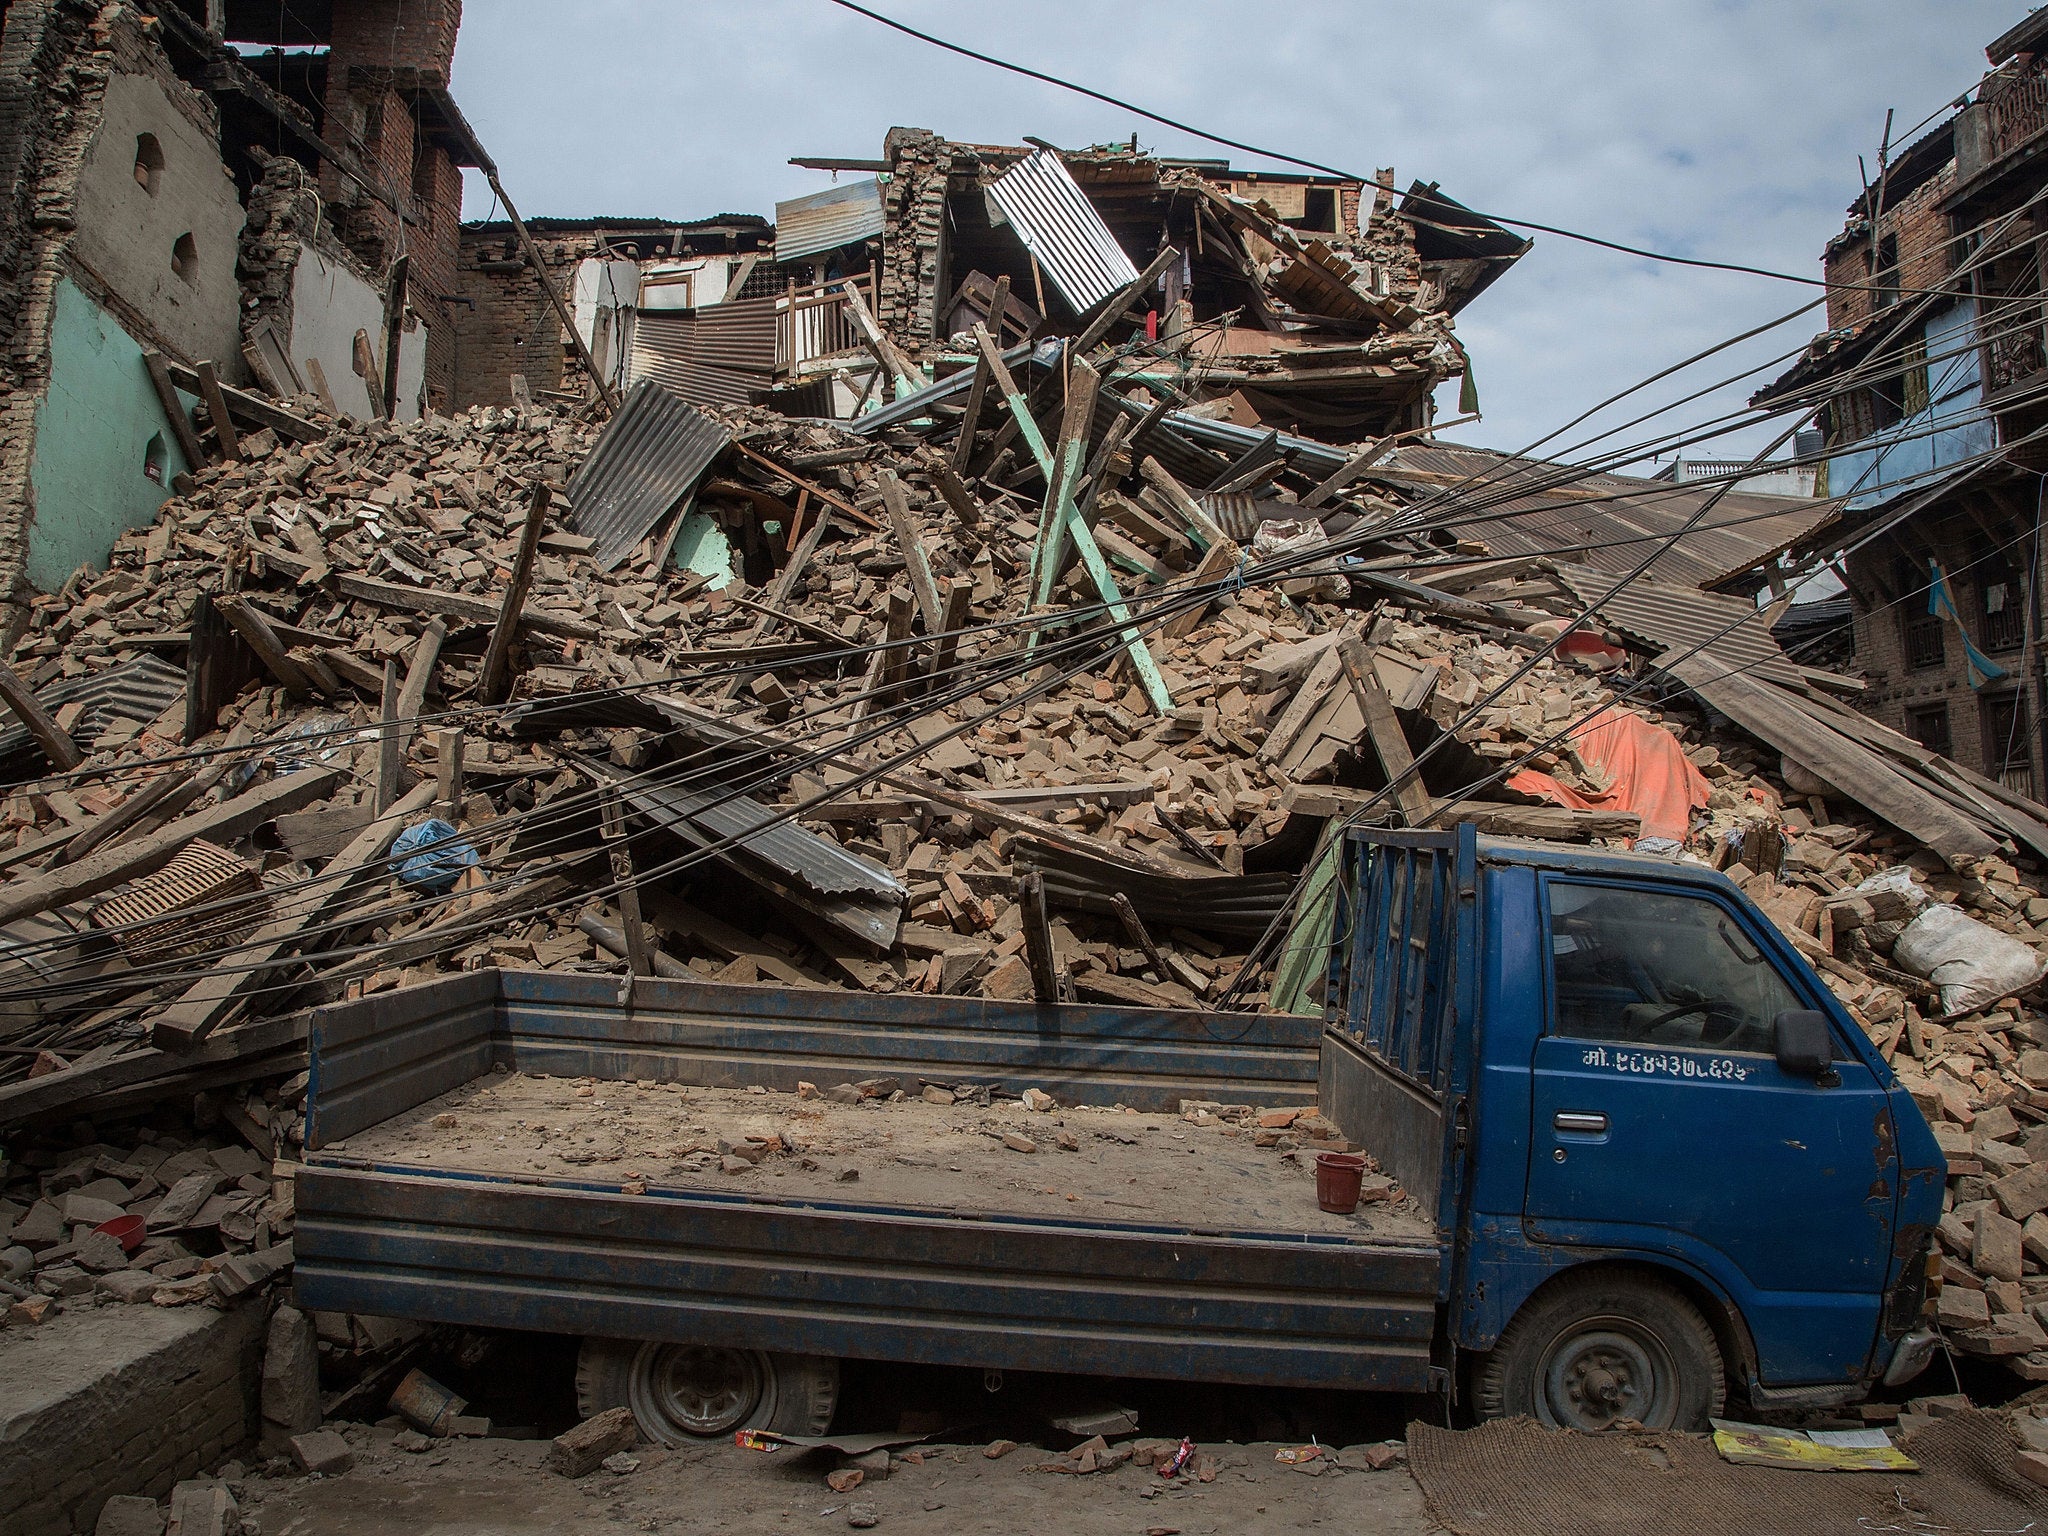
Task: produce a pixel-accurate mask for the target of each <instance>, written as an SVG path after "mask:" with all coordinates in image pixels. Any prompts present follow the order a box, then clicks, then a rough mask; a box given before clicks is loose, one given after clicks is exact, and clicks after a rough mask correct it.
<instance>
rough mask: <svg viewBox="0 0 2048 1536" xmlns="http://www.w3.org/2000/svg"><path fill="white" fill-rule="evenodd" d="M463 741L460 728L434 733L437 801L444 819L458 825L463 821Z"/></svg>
mask: <svg viewBox="0 0 2048 1536" xmlns="http://www.w3.org/2000/svg"><path fill="white" fill-rule="evenodd" d="M462 741H463V736H462V729H461V727H459V726H458V727H456V728H455V729H453V730H443V731H436V732H435V733H434V753H435V774H434V777H435V791H436V793H435V799H436V800H437V801H438V802H439V805H440V810H441V815H442V818H443V819H444V820H446V821H449V822H453V823H456V824H458V825H459V824H460V823H461V820H462V751H463V747H462Z"/></svg>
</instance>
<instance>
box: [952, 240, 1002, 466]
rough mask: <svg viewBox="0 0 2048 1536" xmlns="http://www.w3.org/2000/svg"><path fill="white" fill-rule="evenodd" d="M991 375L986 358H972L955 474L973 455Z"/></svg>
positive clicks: (956, 446)
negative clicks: (972, 368)
mask: <svg viewBox="0 0 2048 1536" xmlns="http://www.w3.org/2000/svg"><path fill="white" fill-rule="evenodd" d="M1003 281H1004V282H1008V281H1009V279H1008V278H1004V279H1003ZM991 377H992V375H991V374H990V372H989V366H988V359H987V358H985V357H977V358H976V359H975V360H974V382H973V383H971V384H969V385H968V386H967V409H966V412H965V414H963V415H962V416H961V418H960V435H959V436H958V437H957V438H955V439H954V440H953V471H954V473H955V474H961V475H964V474H966V473H967V466H968V463H969V461H970V460H972V459H973V457H974V433H975V428H976V424H977V423H978V422H980V420H981V405H982V402H983V401H984V400H985V399H987V398H988V385H989V379H990V378H991Z"/></svg>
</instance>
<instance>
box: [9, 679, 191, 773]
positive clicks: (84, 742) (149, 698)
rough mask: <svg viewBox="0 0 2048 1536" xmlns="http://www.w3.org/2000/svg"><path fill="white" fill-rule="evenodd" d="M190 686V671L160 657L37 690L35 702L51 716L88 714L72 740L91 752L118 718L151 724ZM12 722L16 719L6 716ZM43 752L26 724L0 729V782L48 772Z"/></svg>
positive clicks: (78, 723) (80, 718)
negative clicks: (67, 711)
mask: <svg viewBox="0 0 2048 1536" xmlns="http://www.w3.org/2000/svg"><path fill="white" fill-rule="evenodd" d="M184 688H185V672H184V669H183V668H182V667H175V666H172V665H171V664H170V663H169V662H167V661H164V660H162V659H161V658H160V657H156V656H138V657H136V658H135V659H134V660H133V661H125V662H122V663H121V664H120V665H119V666H114V667H108V668H107V669H105V670H104V671H100V672H91V673H88V674H87V675H86V676H84V677H74V678H66V679H65V680H64V681H63V682H59V683H52V684H50V685H49V686H48V687H47V688H38V689H37V690H36V702H37V703H39V704H41V705H42V706H43V708H44V709H46V710H48V711H49V712H50V713H51V714H53V715H54V714H56V713H57V711H58V710H60V709H62V708H63V707H64V706H65V705H67V704H82V705H84V706H85V707H84V710H83V711H82V712H81V713H80V714H79V716H78V719H77V720H76V721H75V722H74V723H73V724H72V727H71V737H72V739H73V740H74V741H76V742H77V743H78V744H79V745H80V746H81V747H83V748H84V749H85V750H86V751H88V752H89V751H91V750H92V744H93V742H95V741H96V740H98V739H99V737H100V736H101V735H102V734H103V733H104V732H105V731H106V730H107V728H108V727H109V726H111V725H113V724H114V723H115V722H116V721H118V720H132V721H135V722H137V723H139V724H140V723H147V722H149V721H151V720H154V719H155V718H156V717H157V716H158V715H160V714H162V713H163V712H164V711H165V710H167V709H169V708H170V707H171V706H172V705H173V704H175V703H176V702H177V700H178V695H179V694H180V693H182V692H183V691H184ZM7 718H8V719H9V720H10V721H11V719H12V716H9V717H7ZM47 767H48V764H47V761H46V760H45V759H44V757H43V749H42V748H41V747H38V746H37V745H36V743H35V738H34V737H32V736H30V735H29V733H28V729H27V727H25V726H20V725H14V724H9V725H8V726H7V728H6V729H5V730H0V782H5V783H10V784H13V783H19V782H20V781H21V780H23V779H28V778H33V777H34V776H35V775H37V774H39V773H42V772H44V771H46V769H47Z"/></svg>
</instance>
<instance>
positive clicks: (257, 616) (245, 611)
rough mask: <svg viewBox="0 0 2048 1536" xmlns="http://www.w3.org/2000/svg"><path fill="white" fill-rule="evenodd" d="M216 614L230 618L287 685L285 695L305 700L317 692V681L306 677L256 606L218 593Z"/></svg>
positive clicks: (250, 644)
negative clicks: (307, 696) (315, 687)
mask: <svg viewBox="0 0 2048 1536" xmlns="http://www.w3.org/2000/svg"><path fill="white" fill-rule="evenodd" d="M213 609H214V612H216V613H218V614H219V615H220V616H221V617H222V618H224V619H226V620H227V621H228V623H229V624H230V625H232V626H233V627H234V630H235V632H236V633H237V634H239V635H240V636H241V637H242V638H243V639H244V640H245V641H247V642H248V645H249V649H250V650H252V651H254V652H255V653H256V656H257V659H258V660H259V661H261V662H262V663H263V665H264V666H265V667H267V668H269V670H270V675H271V676H272V677H274V678H276V679H277V680H278V682H280V683H282V684H283V685H284V690H285V692H287V693H289V694H291V695H293V696H294V697H295V698H304V697H305V696H306V695H307V694H309V693H311V692H313V691H314V688H313V679H312V678H310V677H308V676H307V675H306V669H305V668H304V667H301V666H300V665H299V664H298V663H297V662H296V661H294V660H292V658H291V655H290V653H289V651H288V650H287V648H286V646H285V643H284V641H283V640H281V639H279V638H278V635H277V631H275V630H274V629H272V628H271V627H270V620H269V619H268V618H267V617H266V616H265V615H264V613H263V611H262V610H261V609H259V608H258V607H257V606H256V605H255V604H254V603H251V602H250V601H249V600H248V599H247V598H245V597H242V596H240V595H238V594H230V593H218V594H216V595H215V597H214V599H213Z"/></svg>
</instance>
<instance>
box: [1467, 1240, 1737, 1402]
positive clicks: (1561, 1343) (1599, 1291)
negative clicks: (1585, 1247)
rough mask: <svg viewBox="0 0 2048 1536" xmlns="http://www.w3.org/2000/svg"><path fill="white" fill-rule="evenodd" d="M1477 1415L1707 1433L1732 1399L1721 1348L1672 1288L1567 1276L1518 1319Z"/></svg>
mask: <svg viewBox="0 0 2048 1536" xmlns="http://www.w3.org/2000/svg"><path fill="white" fill-rule="evenodd" d="M1474 1388H1475V1391H1474V1396H1475V1399H1476V1403H1477V1407H1478V1410H1479V1416H1480V1417H1481V1418H1484V1419H1498V1418H1508V1417H1511V1416H1514V1415H1518V1414H1526V1415H1528V1416H1529V1417H1531V1418H1534V1419H1537V1420H1539V1421H1540V1422H1542V1423H1544V1424H1549V1425H1553V1426H1556V1427H1558V1428H1563V1429H1579V1430H1588V1431H1597V1430H1603V1429H1610V1428H1612V1427H1613V1426H1614V1425H1616V1424H1619V1423H1620V1422H1622V1421H1623V1420H1625V1419H1626V1420H1633V1421H1634V1422H1636V1423H1639V1424H1641V1425H1643V1426H1644V1427H1645V1428H1647V1429H1681V1430H1703V1429H1705V1428H1706V1427H1707V1420H1708V1419H1709V1418H1710V1417H1712V1416H1713V1415H1715V1414H1718V1413H1719V1412H1720V1411H1721V1404H1722V1401H1723V1399H1724V1397H1725V1395H1726V1383H1725V1381H1724V1379H1723V1375H1722V1367H1721V1348H1720V1345H1718V1344H1717V1343H1716V1342H1715V1341H1714V1331H1713V1329H1711V1328H1709V1327H1708V1326H1707V1324H1706V1320H1705V1319H1704V1318H1702V1317H1701V1316H1700V1314H1699V1310H1698V1309H1697V1308H1696V1307H1694V1306H1693V1304H1692V1303H1691V1302H1690V1301H1689V1300H1687V1299H1686V1297H1685V1296H1684V1294H1683V1293H1681V1292H1680V1291H1679V1289H1678V1287H1676V1286H1675V1285H1673V1284H1671V1283H1670V1282H1669V1281H1668V1280H1661V1279H1657V1278H1655V1277H1654V1276H1649V1275H1636V1274H1627V1273H1617V1272H1614V1271H1602V1270H1595V1271H1590V1272H1588V1273H1586V1274H1582V1275H1572V1274H1568V1275H1565V1276H1563V1277H1561V1278H1559V1279H1557V1280H1554V1281H1552V1282H1551V1283H1550V1284H1549V1285H1548V1286H1546V1287H1545V1288H1544V1289H1542V1290H1540V1291H1538V1292H1537V1293H1536V1294H1535V1295H1534V1296H1533V1297H1531V1298H1530V1299H1529V1301H1528V1302H1527V1303H1526V1304H1525V1305H1524V1306H1523V1308H1522V1310H1521V1311H1520V1312H1518V1313H1516V1314H1515V1317H1514V1321H1512V1322H1511V1323H1509V1324H1508V1326H1507V1327H1506V1329H1504V1330H1503V1331H1502V1333H1501V1336H1500V1342H1499V1343H1498V1344H1496V1345H1495V1346H1494V1348H1493V1352H1492V1353H1491V1354H1489V1355H1487V1356H1485V1357H1484V1359H1482V1360H1481V1361H1480V1363H1479V1367H1478V1370H1477V1372H1476V1374H1475V1378H1474Z"/></svg>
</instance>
